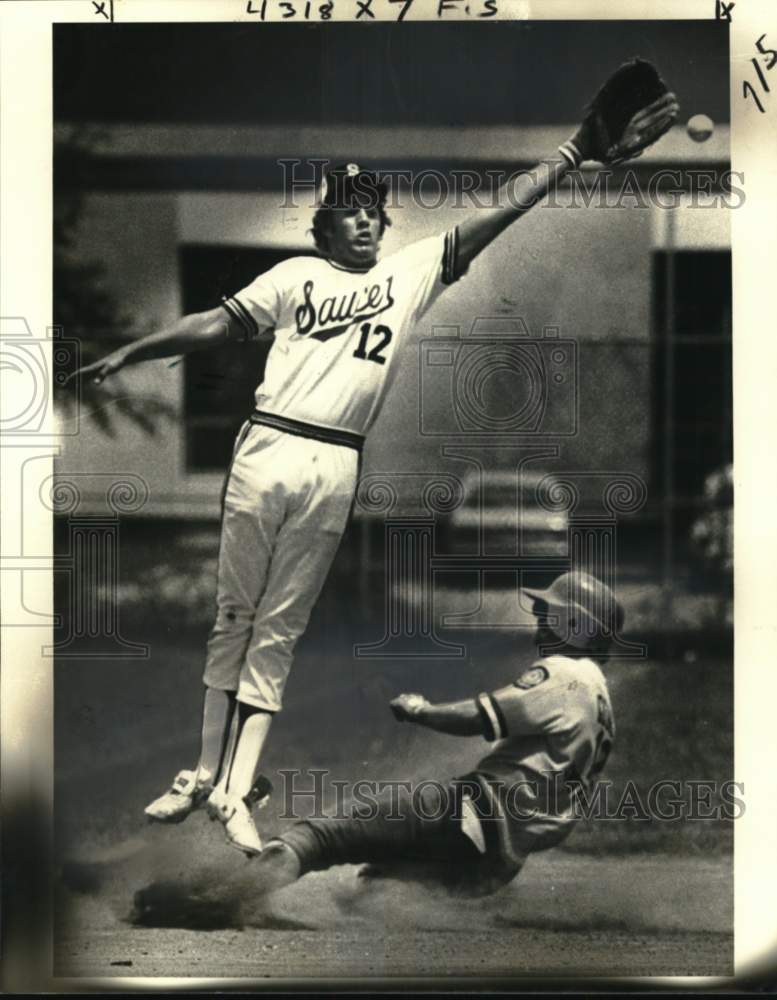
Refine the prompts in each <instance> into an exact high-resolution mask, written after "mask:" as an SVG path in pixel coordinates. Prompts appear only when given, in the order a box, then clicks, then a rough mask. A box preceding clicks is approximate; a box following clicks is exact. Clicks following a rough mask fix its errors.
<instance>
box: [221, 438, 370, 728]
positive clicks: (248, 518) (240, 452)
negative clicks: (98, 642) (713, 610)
mask: <svg viewBox="0 0 777 1000" xmlns="http://www.w3.org/2000/svg"><path fill="white" fill-rule="evenodd" d="M358 467H359V454H358V452H357V451H355V450H354V449H353V448H349V447H345V446H343V445H337V444H330V443H328V442H323V441H317V440H313V439H311V438H306V437H298V436H295V435H292V434H288V433H285V432H282V431H278V430H275V429H274V428H270V427H265V426H262V425H257V424H250V423H247V424H245V425H244V427H243V429H242V430H241V432H240V434H239V436H238V439H237V442H236V445H235V451H234V455H233V459H232V465H231V468H230V472H229V476H228V479H227V485H226V491H225V496H224V515H223V521H222V528H221V544H220V550H219V568H218V595H217V614H216V623H215V625H214V627H213V630H212V631H211V634H210V638H209V640H208V653H207V661H206V665H205V674H204V677H203V680H204V682H205V684H206V685H207V686H208V687H211V688H216V689H218V690H222V691H236V692H237V697H238V700H239V701H242V702H245V703H246V704H248V705H253V706H255V707H256V708H262V709H266V710H267V711H271V712H276V711H278V710H279V709H280V708H281V702H282V698H283V689H284V687H285V684H286V679H287V677H288V674H289V670H290V668H291V663H292V658H293V654H294V647H295V645H296V642H297V640H298V639H299V637H300V636H301V635H302V633H303V632H304V631H305V627H306V626H307V623H308V619H309V618H310V613H311V611H312V609H313V605H314V604H315V602H316V599H317V598H318V595H319V593H320V592H321V588H322V586H323V584H324V580H325V579H326V576H327V573H328V572H329V568H330V566H331V565H332V561H333V559H334V556H335V553H336V551H337V547H338V545H339V543H340V539H341V538H342V535H343V532H344V530H345V527H346V524H347V522H348V517H349V514H350V510H351V504H352V502H353V495H354V490H355V489H356V480H357V476H358Z"/></svg>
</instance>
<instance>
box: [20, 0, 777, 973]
mask: <svg viewBox="0 0 777 1000" xmlns="http://www.w3.org/2000/svg"><path fill="white" fill-rule="evenodd" d="M344 2H345V0H327V2H325V3H324V2H319V0H312V2H311V3H307V4H303V3H302V0H300V2H299V3H297V0H294V3H293V4H292V3H282V2H278V0H262V2H259V0H254V2H253V3H252V4H248V6H247V8H246V7H245V4H238V5H237V7H239V8H240V11H239V13H240V15H241V16H240V19H239V20H237V19H236V20H228V19H227V15H226V14H225V20H224V21H221V22H218V21H210V22H200V23H195V22H193V21H192V22H186V21H177V22H174V23H173V22H167V23H166V22H164V21H162V20H159V21H154V22H151V21H148V22H146V23H122V18H121V10H122V7H123V6H126V4H122V3H116V4H113V3H108V4H93V7H94V12H93V13H94V17H91V19H89V20H87V19H86V18H85V19H84V21H83V22H82V23H55V24H53V26H52V34H51V44H52V49H51V58H52V64H51V93H52V100H53V105H52V112H53V129H52V146H51V170H52V174H51V177H52V183H53V196H52V202H51V222H52V254H51V262H50V266H51V295H52V313H51V329H50V330H49V331H48V334H47V340H48V345H47V346H48V350H50V352H51V354H50V364H51V376H52V377H51V400H50V402H51V408H52V414H53V417H52V418H51V419H52V421H53V424H52V425H51V426H50V429H49V433H50V434H53V435H55V436H56V437H55V440H56V442H57V446H56V448H55V449H53V450H51V451H50V457H51V466H49V465H47V464H46V463H39V464H38V465H36V464H35V463H34V462H32V463H28V464H27V465H24V467H23V468H22V466H21V465H20V466H19V470H20V471H19V475H20V476H21V475H23V476H26V477H27V481H26V489H27V490H28V491H30V490H32V491H34V493H35V495H36V496H37V497H38V498H39V502H40V504H41V505H42V507H43V508H45V510H46V511H48V512H49V516H50V518H51V537H52V539H53V558H52V565H51V586H52V593H53V608H52V610H53V617H52V619H51V620H52V627H51V642H50V645H49V646H48V648H47V649H46V650H45V651H44V654H43V655H45V656H48V657H50V658H51V662H52V664H53V695H52V697H53V789H54V801H53V816H52V840H53V858H52V864H51V880H52V887H53V899H54V903H53V905H54V910H53V924H52V941H53V945H52V962H53V969H52V974H53V976H54V977H55V978H61V979H63V980H64V979H67V980H71V981H76V980H82V979H83V980H87V979H99V980H100V981H101V982H103V983H104V984H107V987H108V988H120V987H119V985H118V982H117V984H116V985H115V986H113V987H111V981H112V980H117V981H118V979H121V980H122V982H123V983H125V984H126V983H129V982H130V979H131V978H136V977H137V978H138V980H140V979H143V980H144V981H145V980H152V979H155V978H161V977H166V978H171V977H174V978H175V979H179V980H181V981H182V985H183V987H184V988H186V983H187V982H189V983H192V984H193V983H194V982H195V981H200V980H206V979H213V980H226V979H244V980H246V981H256V982H259V983H264V984H265V988H266V984H267V983H268V982H270V981H272V982H277V983H278V984H281V985H283V984H286V985H287V986H291V985H294V984H297V985H299V984H301V983H302V981H305V982H306V983H307V984H308V986H310V985H311V984H313V985H315V984H317V983H324V982H330V983H331V982H332V981H341V980H342V981H343V982H345V981H350V982H351V983H352V984H355V983H360V984H361V986H362V987H364V986H367V987H369V986H374V987H376V988H378V987H382V988H391V985H392V984H395V985H400V984H402V983H409V982H411V981H412V982H414V983H415V985H416V988H420V989H428V988H430V987H431V986H435V987H436V988H441V987H442V988H444V986H445V985H446V984H451V985H453V984H456V983H462V982H469V983H470V985H471V988H472V989H477V988H483V987H485V986H488V985H491V986H494V985H497V984H501V985H502V986H503V987H508V988H509V983H510V982H515V981H519V980H522V979H531V978H536V977H545V978H547V979H554V978H556V979H558V978H561V977H566V978H568V979H570V980H583V979H585V978H587V977H594V978H596V979H604V978H607V979H612V978H615V979H625V978H628V977H674V976H683V977H688V976H691V977H701V976H704V977H720V978H727V977H731V976H733V975H734V854H733V847H734V832H735V827H736V825H737V820H739V819H740V818H741V817H742V816H743V814H744V813H745V812H746V810H747V807H748V796H747V790H746V789H745V787H744V786H743V784H742V782H741V781H739V780H738V775H737V774H736V773H735V769H734V588H733V580H734V539H733V531H734V469H735V466H734V464H733V440H734V420H733V398H734V393H733V377H732V372H733V363H732V359H733V356H734V355H733V333H732V331H733V326H732V316H733V313H732V296H733V294H734V291H735V289H734V282H733V277H732V276H733V274H734V273H735V271H734V268H733V266H732V237H731V230H732V223H733V220H734V217H735V216H736V214H737V212H738V211H739V210H740V209H741V208H743V206H744V205H745V204H746V202H747V201H748V197H749V191H748V186H747V178H746V176H745V175H744V174H743V173H742V172H741V171H738V170H736V169H734V168H733V166H735V164H734V165H733V166H732V156H731V130H730V121H731V111H730V101H731V94H732V93H733V91H732V89H731V82H730V28H731V12H730V11H729V12H728V13H727V12H726V11H723V12H722V15H721V16H718V17H715V18H713V17H710V18H709V19H707V20H652V21H648V20H582V19H581V20H531V19H511V18H510V17H509V16H508V15H507V14H506V13H505V11H504V10H500V6H501V0H469V3H468V4H467V5H466V13H465V12H464V7H465V4H464V2H463V0H445V2H443V3H441V4H440V5H439V8H440V9H439V10H436V11H435V12H434V13H435V16H434V19H430V20H427V21H413V19H412V9H411V8H412V0H408V3H406V4H398V2H397V0H391V2H390V4H388V6H387V9H386V10H383V8H381V10H380V11H379V10H378V6H379V4H378V0H364V2H362V0H358V3H356V2H355V3H354V4H353V6H354V10H353V11H351V10H350V9H349V11H348V19H343V20H338V18H337V16H336V13H337V12H336V8H337V5H338V4H341V3H344ZM392 5H393V6H392ZM129 6H131V4H130V5H129ZM582 6H584V5H582ZM710 6H712V4H711V5H710ZM718 6H721V5H718ZM734 6H735V5H733V4H730V5H723V7H730V8H733V7H734ZM100 8H102V10H101V9H100ZM276 8H277V9H276ZM297 8H298V9H297ZM400 8H401V9H400ZM449 8H450V11H449ZM333 12H334V16H333ZM449 13H450V17H448V15H449ZM616 13H617V12H615V13H614V15H613V16H615V15H616ZM246 14H248V15H250V16H249V17H248V18H246V16H245V15H246ZM723 15H725V16H723ZM160 16H161V15H160ZM734 16H736V12H735V11H734ZM775 48H777V36H776V37H774V38H771V37H770V36H768V35H766V36H764V37H762V38H761V39H759V40H758V44H757V46H756V45H755V40H754V51H753V55H754V58H753V62H752V66H751V74H750V75H751V77H752V79H751V81H750V84H749V86H750V93H748V92H747V89H746V88H745V92H744V94H743V95H742V99H743V100H745V101H746V102H748V104H749V107H750V108H751V110H753V109H754V113H755V114H756V115H758V114H761V111H759V110H758V107H757V106H756V102H757V103H758V105H763V104H764V102H768V100H769V87H768V82H769V73H770V71H771V69H772V66H773V65H774V64H775V63H777V51H774V49H775ZM762 81H763V83H766V84H767V86H766V89H764V86H763V85H762ZM774 81H775V83H777V75H775V76H774ZM740 89H741V87H740ZM738 99H739V98H738ZM4 315H5V314H4ZM3 326H4V331H3V332H4V336H6V337H7V338H10V339H9V343H10V344H11V345H12V346H13V345H14V344H15V345H16V347H17V349H18V350H21V349H22V348H24V349H25V350H27V351H28V353H29V351H30V350H31V348H30V345H29V343H27V342H26V340H25V338H28V339H29V338H30V336H31V331H30V327H29V325H28V324H27V323H26V320H25V318H23V317H22V316H20V315H18V314H16V315H15V317H14V318H13V319H12V320H9V319H7V318H4V319H3ZM737 335H739V334H737ZM30 356H32V355H30ZM19 377H21V376H19ZM47 405H48V400H44V401H42V402H41V401H36V400H30V401H29V402H28V404H26V408H25V409H24V410H23V412H22V411H20V413H19V414H15V413H12V414H11V415H10V416H7V415H4V421H5V424H6V426H8V427H9V428H10V430H9V433H16V434H22V433H27V431H25V429H24V428H26V427H27V428H29V427H32V424H33V423H34V422H35V421H36V420H37V419H39V418H40V415H41V414H43V412H44V410H45V408H46V406H47ZM36 407H37V408H36ZM13 421H16V423H15V424H13ZM20 421H21V422H20ZM12 424H13V426H11V425H12ZM34 430H35V429H34V428H33V429H32V430H31V431H30V433H33V432H34ZM4 434H5V428H4ZM4 443H5V442H4ZM19 555H20V557H21V556H24V555H26V553H25V552H20V554H19ZM14 565H16V564H14ZM19 565H20V566H23V561H20V562H19ZM30 565H31V564H30ZM19 572H20V577H21V574H22V569H20V570H19ZM28 575H29V574H28ZM19 587H20V590H19V602H20V603H19V607H20V608H22V607H23V608H24V609H25V613H33V614H35V613H37V612H36V611H35V609H34V607H33V603H32V602H31V601H30V599H29V597H26V596H25V586H24V584H23V583H20V584H19ZM6 610H7V612H9V613H11V614H13V613H15V610H14V605H13V604H10V605H9V604H8V602H6ZM19 614H21V612H19ZM7 621H8V618H7ZM11 624H14V622H13V621H11ZM17 624H23V622H22V621H21V619H20V621H19V622H18V623H17ZM424 984H426V985H424ZM130 988H131V986H130ZM259 988H261V987H259ZM351 988H353V985H352V987H351ZM405 988H407V987H405Z"/></svg>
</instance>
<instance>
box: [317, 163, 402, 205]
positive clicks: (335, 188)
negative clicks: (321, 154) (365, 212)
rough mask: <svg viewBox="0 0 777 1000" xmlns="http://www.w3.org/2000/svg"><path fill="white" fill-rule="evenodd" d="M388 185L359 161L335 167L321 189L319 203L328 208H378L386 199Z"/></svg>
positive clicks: (325, 177)
mask: <svg viewBox="0 0 777 1000" xmlns="http://www.w3.org/2000/svg"><path fill="white" fill-rule="evenodd" d="M387 193H388V186H387V185H386V183H385V181H381V180H380V179H379V178H378V175H377V174H375V173H373V172H372V171H371V170H364V169H363V168H362V167H360V166H359V164H358V163H344V164H341V165H340V166H337V167H333V168H332V170H329V171H328V172H327V173H326V174H325V175H324V179H323V181H322V183H321V187H320V189H319V196H318V201H319V205H322V206H326V207H328V208H377V207H378V206H380V205H382V204H383V203H384V202H385V200H386V195H387Z"/></svg>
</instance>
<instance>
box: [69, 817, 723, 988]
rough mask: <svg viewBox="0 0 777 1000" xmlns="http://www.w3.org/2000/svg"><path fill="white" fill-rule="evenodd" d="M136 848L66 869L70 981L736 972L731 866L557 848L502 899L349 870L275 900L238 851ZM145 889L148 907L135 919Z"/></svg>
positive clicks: (156, 842)
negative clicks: (198, 854) (199, 858)
mask: <svg viewBox="0 0 777 1000" xmlns="http://www.w3.org/2000/svg"><path fill="white" fill-rule="evenodd" d="M193 825H194V824H193ZM163 833H165V834H168V835H170V834H171V833H172V831H169V830H168V831H163ZM214 833H215V831H214ZM173 836H177V834H175V835H173ZM169 839H170V837H169V836H168V837H167V840H168V841H169ZM184 839H189V838H184ZM134 851H135V853H133V854H132V856H131V857H129V858H124V859H121V858H119V859H117V860H115V861H113V862H111V863H109V864H107V865H104V866H98V867H93V868H91V869H86V868H84V869H83V870H82V871H81V874H82V876H84V877H82V880H81V884H80V885H78V879H77V874H78V873H77V871H74V870H71V871H70V872H69V873H68V881H69V882H70V883H71V885H75V886H77V888H78V891H70V892H69V893H68V894H67V899H66V900H65V903H64V909H63V910H62V911H61V918H60V924H59V933H58V935H57V938H58V944H57V949H56V956H55V974H56V975H57V976H79V977H91V976H100V977H103V976H108V977H112V976H133V977H137V976H153V977H158V976H165V977H168V976H175V977H219V978H221V977H235V976H237V977H249V978H255V979H264V978H267V977H270V978H273V979H279V980H286V981H288V980H297V979H300V978H305V979H313V980H323V979H329V978H332V977H336V978H349V977H365V978H370V979H371V978H378V979H382V978H394V977H411V978H412V977H476V978H478V979H479V980H482V979H484V978H486V979H488V978H494V979H496V978H499V979H501V978H512V977H520V976H523V975H531V976H538V975H541V976H554V975H572V974H574V975H578V976H580V975H588V976H647V975H651V976H657V975H661V976H670V975H674V976H676V975H706V976H710V975H717V976H727V975H731V974H732V971H733V966H732V963H733V939H732V936H731V934H730V932H729V931H730V927H731V921H732V896H731V869H730V865H729V863H728V862H727V861H725V860H723V859H720V858H718V859H714V860H702V859H690V858H677V857H671V858H669V857H659V856H639V857H634V856H630V857H625V858H618V859H600V858H587V857H583V856H575V855H573V854H570V853H564V852H560V851H551V852H547V853H546V854H543V855H537V856H536V857H534V858H532V859H530V862H529V863H527V866H526V868H525V870H524V872H523V873H522V874H521V875H520V876H519V878H517V879H516V880H515V881H514V882H513V883H512V884H511V885H510V886H508V887H507V888H506V889H505V890H503V891H502V892H500V893H499V894H497V895H496V896H492V897H488V898H486V899H480V900H461V899H453V898H451V897H448V896H445V895H443V894H442V893H441V892H434V891H432V890H430V889H424V888H421V887H420V886H418V885H415V884H404V883H401V882H398V881H394V880H390V879H386V880H379V881H369V880H366V879H362V878H359V877H358V870H357V869H356V868H354V867H350V866H344V867H341V868H337V869H332V870H330V871H328V872H323V873H318V874H313V875H309V876H307V877H306V878H305V879H303V880H301V881H300V882H298V883H296V884H295V885H292V886H289V887H288V888H286V889H284V890H282V891H281V892H278V893H276V894H275V895H274V896H270V897H263V896H262V895H261V894H260V893H258V892H257V891H256V890H257V886H256V882H255V877H254V876H252V867H251V863H250V862H248V861H244V860H243V859H240V858H239V857H237V858H232V857H231V855H232V853H234V852H229V856H227V855H226V854H225V855H224V856H221V855H218V860H217V861H216V862H215V863H214V862H211V863H209V864H208V865H207V866H199V865H197V864H196V863H192V864H191V865H186V864H182V863H181V862H180V860H179V862H178V863H177V865H175V866H171V864H170V858H171V857H172V856H173V855H172V851H173V847H172V845H171V844H169V842H168V843H163V841H162V840H160V838H158V837H157V836H156V832H155V835H154V837H153V838H152V839H151V840H150V841H148V842H146V843H145V844H144V846H142V847H139V846H138V844H135V845H134ZM176 853H178V852H176ZM178 856H179V858H180V855H178ZM190 856H191V855H190ZM100 868H101V869H102V870H101V871H100ZM155 872H156V873H160V874H154V873H155ZM163 875H166V876H167V877H166V878H165V877H163ZM101 879H102V881H101ZM141 887H143V888H145V901H146V905H145V908H144V909H143V910H142V911H141V910H140V909H139V908H138V907H135V908H134V909H133V896H134V893H135V891H136V890H137V889H139V888H141ZM194 928H196V929H194Z"/></svg>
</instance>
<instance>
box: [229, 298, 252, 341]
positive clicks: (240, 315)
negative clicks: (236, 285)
mask: <svg viewBox="0 0 777 1000" xmlns="http://www.w3.org/2000/svg"><path fill="white" fill-rule="evenodd" d="M221 304H222V305H223V306H224V308H225V309H226V310H227V312H228V313H229V314H230V316H232V317H233V318H234V319H236V320H237V321H238V323H240V325H241V326H242V327H243V329H244V330H245V332H246V336H248V337H258V336H259V324H258V323H257V322H256V320H255V319H254V317H253V316H252V315H251V313H250V312H249V311H248V310H247V309H246V307H245V306H244V305H243V303H242V302H241V301H240V299H236V298H234V297H232V298H227V297H226V296H225V297H224V298H222V300H221Z"/></svg>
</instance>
